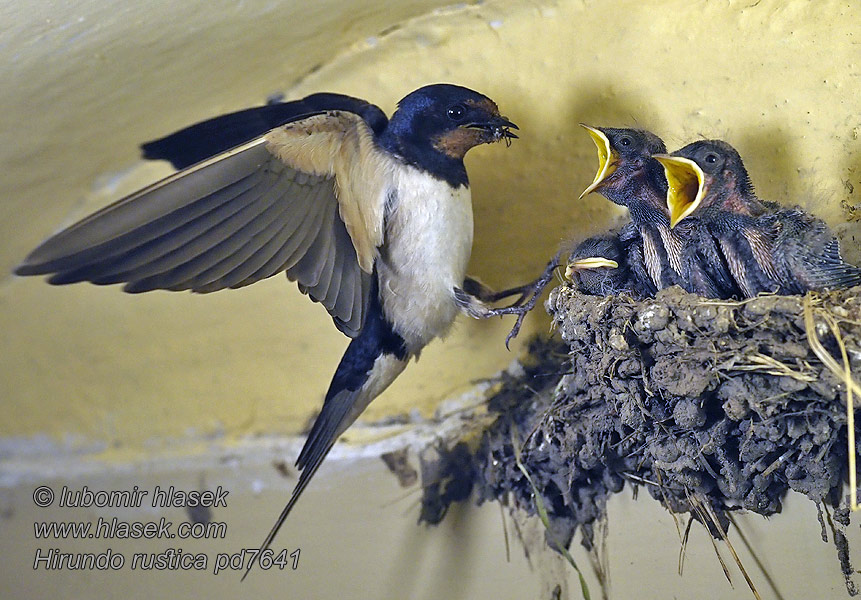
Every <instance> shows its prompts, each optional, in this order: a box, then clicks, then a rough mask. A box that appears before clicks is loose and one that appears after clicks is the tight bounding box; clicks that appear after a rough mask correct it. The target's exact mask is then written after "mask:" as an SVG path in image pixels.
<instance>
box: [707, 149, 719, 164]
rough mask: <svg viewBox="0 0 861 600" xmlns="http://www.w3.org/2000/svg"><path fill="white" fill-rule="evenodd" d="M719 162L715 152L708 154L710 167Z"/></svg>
mask: <svg viewBox="0 0 861 600" xmlns="http://www.w3.org/2000/svg"><path fill="white" fill-rule="evenodd" d="M717 161H718V155H717V154H715V153H714V152H709V153H708V154H706V162H707V163H708V164H710V165H713V164H715V163H716V162H717Z"/></svg>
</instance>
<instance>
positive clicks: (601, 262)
mask: <svg viewBox="0 0 861 600" xmlns="http://www.w3.org/2000/svg"><path fill="white" fill-rule="evenodd" d="M602 267H606V268H608V269H618V268H619V263H617V262H616V261H615V260H610V259H609V258H604V257H603V256H590V257H589V258H580V259H578V260H575V261H572V262H570V263H568V266H567V267H566V268H565V277H566V279H571V278H572V277H573V276H574V273H575V272H577V271H582V270H584V269H600V268H602Z"/></svg>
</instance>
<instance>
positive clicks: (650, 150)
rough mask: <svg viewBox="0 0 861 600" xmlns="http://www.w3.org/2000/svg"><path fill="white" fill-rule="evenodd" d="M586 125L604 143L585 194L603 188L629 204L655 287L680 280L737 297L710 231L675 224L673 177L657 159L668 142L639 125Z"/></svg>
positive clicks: (694, 288) (703, 291)
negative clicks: (670, 201) (670, 202)
mask: <svg viewBox="0 0 861 600" xmlns="http://www.w3.org/2000/svg"><path fill="white" fill-rule="evenodd" d="M583 127H584V128H585V129H586V130H587V131H588V132H589V135H590V136H591V137H592V140H593V141H594V142H595V145H596V146H597V147H598V163H599V164H598V173H597V174H596V175H595V180H594V181H593V182H592V184H591V185H590V186H589V187H587V188H586V189H585V190H584V191H583V193H582V194H581V195H580V197H581V198H582V197H583V196H585V195H586V194H588V193H590V192H592V191H598V192H599V193H601V194H602V195H603V196H604V197H606V198H607V199H608V200H610V201H611V202H614V203H615V204H619V205H621V206H626V207H627V208H628V211H629V212H630V214H631V221H632V222H633V223H634V225H635V226H636V227H637V229H638V230H639V233H640V236H641V238H642V248H643V257H644V262H645V266H646V270H647V271H648V273H649V275H650V278H651V280H652V282H653V284H654V287H655V288H657V289H663V288H666V287H669V286H671V285H676V284H677V285H680V286H681V287H683V288H684V289H686V290H687V291H689V292H694V293H697V294H699V295H701V296H706V297H710V298H728V297H731V296H733V295H734V294H735V286H734V284H733V282H732V278H731V276H730V274H729V271H728V270H727V268H726V267H725V265H723V264H722V263H721V261H720V260H719V252H718V251H717V247H716V245H715V243H714V242H713V241H712V240H711V238H710V237H709V236H708V234H707V233H706V232H705V230H704V229H703V230H700V228H699V226H698V224H695V223H688V224H686V225H685V226H684V227H681V228H679V229H673V228H672V227H670V219H669V214H668V213H667V205H666V196H667V181H666V178H665V177H664V169H663V168H662V166H661V164H660V163H659V162H658V161H657V160H655V159H654V158H653V155H655V154H662V153H665V152H666V146H665V145H664V142H663V141H662V140H661V139H660V138H659V137H658V136H656V135H655V134H653V133H651V132H649V131H643V130H639V129H615V128H609V127H607V128H596V127H589V126H588V125H583ZM633 266H634V265H633V264H632V267H633ZM641 281H642V279H641Z"/></svg>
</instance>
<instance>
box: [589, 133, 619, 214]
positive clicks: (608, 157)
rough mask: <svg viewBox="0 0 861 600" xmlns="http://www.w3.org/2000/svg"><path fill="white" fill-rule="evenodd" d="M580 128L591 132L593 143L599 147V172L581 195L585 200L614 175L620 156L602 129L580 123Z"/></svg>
mask: <svg viewBox="0 0 861 600" xmlns="http://www.w3.org/2000/svg"><path fill="white" fill-rule="evenodd" d="M580 127H582V128H583V129H585V130H586V131H588V132H589V135H590V136H591V137H592V141H593V142H595V146H597V147H598V172H597V173H596V174H595V180H594V181H593V182H592V183H591V184H590V185H589V187H587V188H586V189H585V190H583V193H582V194H580V198H583V197H584V196H586V195H588V194H591V193H592V192H594V191H595V190H596V189H598V187H600V186H601V184H602V183H603V182H604V180H605V179H607V177H609V176H610V175H612V174H613V172H614V171H615V170H616V167H617V164H618V163H617V160H618V156H617V155H616V153H615V152H613V149H612V148H611V147H610V139H609V138H608V137H607V136H606V135H604V133H603V132H602V131H601V130H600V129H595V128H594V127H589V126H588V125H586V124H584V123H580Z"/></svg>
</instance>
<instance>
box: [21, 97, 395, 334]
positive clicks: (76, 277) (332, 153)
mask: <svg viewBox="0 0 861 600" xmlns="http://www.w3.org/2000/svg"><path fill="white" fill-rule="evenodd" d="M389 160H391V159H389V158H388V156H387V155H385V154H384V153H383V152H382V151H380V150H378V149H377V148H376V146H375V145H374V143H373V132H372V131H371V129H370V128H369V127H368V125H367V124H366V123H365V121H364V120H363V119H362V117H361V116H359V115H356V114H354V113H350V112H346V111H340V112H335V111H333V112H329V113H324V114H319V115H314V116H311V117H308V118H305V119H302V120H299V121H295V122H293V123H289V124H287V125H283V126H280V127H278V128H276V129H274V130H272V131H270V132H269V133H267V134H266V135H265V136H263V137H260V138H257V139H254V140H252V141H250V142H247V143H245V144H243V145H241V146H239V147H237V148H233V149H231V150H229V151H227V152H223V153H221V154H219V155H217V156H215V157H212V158H210V159H208V160H205V161H203V162H201V163H198V164H197V165H194V166H192V167H190V168H188V169H185V170H183V171H180V172H178V173H175V174H174V175H171V176H170V177H168V178H166V179H164V180H162V181H160V182H158V183H156V184H153V185H152V186H150V187H148V188H145V189H143V190H141V191H139V192H137V193H135V194H133V195H131V196H128V197H127V198H124V199H122V200H119V201H118V202H116V203H114V204H112V205H110V206H108V207H106V208H104V209H102V210H101V211H99V212H97V213H95V214H93V215H91V216H89V217H87V218H85V219H84V220H82V221H80V222H78V223H76V224H74V225H72V226H71V227H69V228H68V229H65V230H63V231H60V232H59V233H57V234H56V235H54V236H53V237H51V238H49V239H48V240H46V241H45V242H44V243H43V244H42V245H40V246H39V247H38V248H36V250H34V251H33V252H32V253H31V254H30V255H29V256H28V257H27V258H26V259H25V261H24V263H23V264H22V265H20V266H19V267H18V269H17V270H16V272H17V273H18V274H20V275H38V274H47V273H53V276H52V277H51V278H50V279H49V282H50V283H53V284H65V283H73V282H77V281H91V282H93V283H97V284H111V283H120V282H125V283H126V286H125V288H124V289H125V290H126V291H128V292H144V291H149V290H154V289H167V290H192V291H195V292H212V291H216V290H220V289H224V288H231V287H232V288H236V287H242V286H244V285H248V284H250V283H253V282H255V281H259V280H260V279H264V278H266V277H270V276H272V275H275V274H276V273H279V272H281V271H286V272H287V274H288V276H289V277H290V278H291V279H293V280H295V281H298V283H299V285H300V289H302V291H303V292H305V293H308V294H309V295H310V296H311V297H312V299H314V300H315V301H319V302H322V303H323V304H324V306H325V307H326V309H327V310H328V311H329V313H330V314H331V315H332V317H333V318H334V320H335V323H336V325H337V326H338V328H339V329H341V331H343V332H344V333H345V334H347V335H349V336H351V337H352V336H355V335H356V334H357V333H358V332H359V330H360V329H361V326H362V323H363V322H364V315H365V312H366V309H367V303H368V291H369V289H370V278H371V273H372V272H373V264H374V260H375V259H376V256H377V246H379V245H380V244H381V243H382V235H383V218H384V210H385V201H386V198H385V194H386V192H387V190H388V183H387V181H386V180H385V178H386V176H387V174H388V173H389V172H390V171H389V170H388V169H386V168H385V164H386V161H389ZM375 161H376V162H375ZM357 165H359V166H357ZM362 165H364V166H362ZM363 169H365V170H363Z"/></svg>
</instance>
